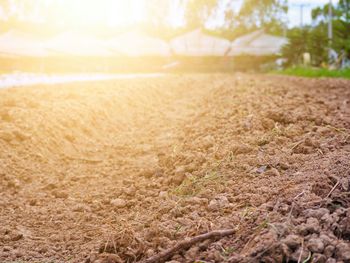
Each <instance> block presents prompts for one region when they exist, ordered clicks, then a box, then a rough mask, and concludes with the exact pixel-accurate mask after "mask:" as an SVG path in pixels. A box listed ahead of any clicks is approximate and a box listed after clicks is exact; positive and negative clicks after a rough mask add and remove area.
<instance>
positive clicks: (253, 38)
mask: <svg viewBox="0 0 350 263" xmlns="http://www.w3.org/2000/svg"><path fill="white" fill-rule="evenodd" d="M287 43H288V39H287V38H285V37H277V36H273V35H270V34H266V33H265V32H264V30H258V31H255V32H253V33H250V34H247V35H244V36H241V37H239V38H237V39H236V40H234V41H233V42H232V45H231V51H230V52H229V54H228V55H229V56H239V55H252V56H269V55H279V54H280V53H281V50H282V47H283V46H284V45H285V44H287Z"/></svg>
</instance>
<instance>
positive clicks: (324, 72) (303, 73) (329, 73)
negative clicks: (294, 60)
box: [273, 67, 350, 79]
mask: <svg viewBox="0 0 350 263" xmlns="http://www.w3.org/2000/svg"><path fill="white" fill-rule="evenodd" d="M273 73H277V74H283V75H290V76H299V77H307V78H321V77H327V78H346V79H350V68H349V69H343V70H330V69H325V68H307V67H293V68H287V69H284V70H280V71H274V72H273Z"/></svg>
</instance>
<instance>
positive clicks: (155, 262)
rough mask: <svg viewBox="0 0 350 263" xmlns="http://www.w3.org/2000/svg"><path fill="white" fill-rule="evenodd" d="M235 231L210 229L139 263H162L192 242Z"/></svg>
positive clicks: (185, 248)
mask: <svg viewBox="0 0 350 263" xmlns="http://www.w3.org/2000/svg"><path fill="white" fill-rule="evenodd" d="M234 233H235V230H234V229H228V230H217V231H212V232H209V233H206V234H202V235H199V236H195V237H193V238H190V239H185V240H183V241H181V242H179V243H178V244H177V245H175V246H174V247H172V248H169V249H167V250H164V251H163V252H161V253H159V254H157V255H154V256H152V257H150V258H148V259H145V260H143V261H140V263H162V262H165V261H167V260H168V259H169V258H171V257H172V256H174V255H175V254H176V253H179V252H180V251H182V250H187V249H189V248H190V247H192V246H193V245H194V244H196V243H199V242H202V241H204V240H207V239H219V238H223V237H226V236H230V235H233V234H234Z"/></svg>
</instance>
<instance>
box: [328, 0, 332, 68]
mask: <svg viewBox="0 0 350 263" xmlns="http://www.w3.org/2000/svg"><path fill="white" fill-rule="evenodd" d="M332 42H333V5H332V0H329V8H328V45H329V47H328V48H329V50H328V56H329V62H331V60H332V51H331V49H332Z"/></svg>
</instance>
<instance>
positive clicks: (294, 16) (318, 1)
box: [288, 0, 338, 26]
mask: <svg viewBox="0 0 350 263" xmlns="http://www.w3.org/2000/svg"><path fill="white" fill-rule="evenodd" d="M332 2H333V4H335V3H337V2H338V1H337V0H333V1H332ZM327 3H329V0H308V1H305V0H289V13H288V19H289V22H290V26H296V25H300V24H301V15H300V13H301V7H300V6H301V5H304V7H303V23H304V24H310V23H311V10H312V9H313V8H315V7H317V6H322V5H324V4H327Z"/></svg>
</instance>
